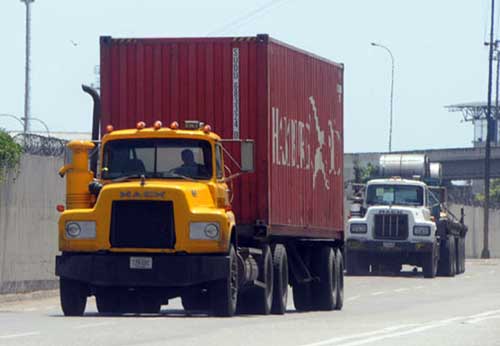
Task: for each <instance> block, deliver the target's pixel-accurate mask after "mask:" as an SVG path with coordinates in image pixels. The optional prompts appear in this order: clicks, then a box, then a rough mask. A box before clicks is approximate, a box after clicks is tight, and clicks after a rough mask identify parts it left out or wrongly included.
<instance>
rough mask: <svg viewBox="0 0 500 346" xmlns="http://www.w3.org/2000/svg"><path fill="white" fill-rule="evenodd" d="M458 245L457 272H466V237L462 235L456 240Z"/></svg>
mask: <svg viewBox="0 0 500 346" xmlns="http://www.w3.org/2000/svg"><path fill="white" fill-rule="evenodd" d="M455 242H456V245H457V246H456V247H457V252H456V253H457V256H456V263H457V265H456V268H457V274H462V273H464V272H465V239H464V238H462V237H460V238H457V239H456V240H455Z"/></svg>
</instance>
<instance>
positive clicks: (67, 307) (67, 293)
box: [59, 278, 88, 316]
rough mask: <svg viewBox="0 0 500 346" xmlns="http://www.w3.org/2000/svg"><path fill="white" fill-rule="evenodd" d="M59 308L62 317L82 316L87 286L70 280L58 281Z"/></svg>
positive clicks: (61, 279)
mask: <svg viewBox="0 0 500 346" xmlns="http://www.w3.org/2000/svg"><path fill="white" fill-rule="evenodd" d="M59 293H60V298H61V308H62V310H63V313H64V316H82V315H83V313H84V312H85V306H86V305H87V295H88V286H87V285H85V284H83V283H81V282H79V281H76V280H71V279H66V278H60V279H59Z"/></svg>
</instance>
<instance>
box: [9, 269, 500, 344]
mask: <svg viewBox="0 0 500 346" xmlns="http://www.w3.org/2000/svg"><path fill="white" fill-rule="evenodd" d="M405 269H409V268H405ZM345 294H346V301H345V305H344V309H343V310H342V311H340V312H339V311H334V312H311V313H297V312H295V310H294V308H293V303H292V302H289V304H290V305H289V311H288V313H287V314H286V315H285V316H273V315H271V316H257V315H255V316H237V317H234V318H214V317H208V316H205V315H194V316H188V315H186V314H185V313H184V311H183V310H182V309H181V305H180V301H179V300H178V299H176V300H173V301H171V303H170V305H168V306H164V307H163V309H162V313H161V314H158V315H141V316H137V315H126V316H99V315H98V314H97V313H96V308H95V304H94V301H93V300H90V301H89V304H88V306H87V313H86V314H85V316H84V317H77V318H67V317H64V316H63V315H62V313H61V310H60V308H59V302H58V298H57V297H53V298H46V299H41V300H31V301H22V302H15V303H3V304H0V345H217V346H224V345H231V346H234V345H286V346H327V345H342V346H355V345H401V344H404V345H500V260H470V261H468V262H467V271H466V273H465V274H463V275H459V276H457V277H455V278H436V279H432V280H429V279H424V278H423V277H422V276H421V274H413V273H412V272H411V271H405V272H403V273H402V274H401V275H399V276H369V277H347V278H346V287H345Z"/></svg>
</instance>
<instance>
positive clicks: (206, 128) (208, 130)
mask: <svg viewBox="0 0 500 346" xmlns="http://www.w3.org/2000/svg"><path fill="white" fill-rule="evenodd" d="M211 131H212V128H211V127H210V125H205V126H203V132H205V133H209V132H211Z"/></svg>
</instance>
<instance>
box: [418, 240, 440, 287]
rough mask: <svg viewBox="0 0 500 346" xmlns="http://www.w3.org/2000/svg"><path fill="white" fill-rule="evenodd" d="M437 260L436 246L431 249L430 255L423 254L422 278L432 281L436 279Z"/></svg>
mask: <svg viewBox="0 0 500 346" xmlns="http://www.w3.org/2000/svg"><path fill="white" fill-rule="evenodd" d="M438 259H439V257H438V256H437V249H436V246H433V247H432V251H431V252H430V253H426V254H424V258H423V263H422V267H423V272H424V278H427V279H432V278H435V277H436V272H437V265H438Z"/></svg>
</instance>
